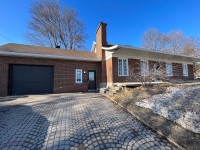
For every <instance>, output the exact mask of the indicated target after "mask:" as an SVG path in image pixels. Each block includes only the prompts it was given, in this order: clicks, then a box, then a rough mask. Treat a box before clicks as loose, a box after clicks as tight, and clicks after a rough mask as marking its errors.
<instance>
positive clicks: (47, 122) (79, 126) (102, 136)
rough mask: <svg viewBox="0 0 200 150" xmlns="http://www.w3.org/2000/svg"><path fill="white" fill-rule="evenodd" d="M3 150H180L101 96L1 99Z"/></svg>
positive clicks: (45, 96)
mask: <svg viewBox="0 0 200 150" xmlns="http://www.w3.org/2000/svg"><path fill="white" fill-rule="evenodd" d="M0 149H9V150H10V149H96V150H97V149H133V150H136V149H156V150H157V149H162V150H163V149H176V147H175V146H174V145H172V144H171V143H169V142H168V141H166V140H165V139H163V138H161V137H159V136H158V135H157V134H156V133H154V132H153V131H151V130H150V129H148V128H147V127H146V126H144V125H142V124H141V123H140V122H138V121H137V120H136V119H135V118H134V117H132V116H131V115H130V114H128V113H127V112H125V111H124V110H122V109H121V108H119V107H118V106H116V105H115V104H113V103H112V102H110V101H109V100H107V99H106V98H105V97H103V96H101V95H100V94H97V93H69V94H56V95H35V96H24V97H16V98H15V97H7V98H1V99H0Z"/></svg>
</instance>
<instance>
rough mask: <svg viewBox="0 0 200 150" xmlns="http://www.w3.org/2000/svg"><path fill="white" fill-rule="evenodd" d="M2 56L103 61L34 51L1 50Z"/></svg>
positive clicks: (0, 54)
mask: <svg viewBox="0 0 200 150" xmlns="http://www.w3.org/2000/svg"><path fill="white" fill-rule="evenodd" d="M0 56H11V57H30V58H49V59H63V60H78V61H92V62H100V61H101V59H98V58H84V57H71V56H59V55H45V54H32V53H17V52H6V51H0Z"/></svg>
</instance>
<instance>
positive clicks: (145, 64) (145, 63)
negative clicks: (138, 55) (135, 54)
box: [140, 61, 149, 76]
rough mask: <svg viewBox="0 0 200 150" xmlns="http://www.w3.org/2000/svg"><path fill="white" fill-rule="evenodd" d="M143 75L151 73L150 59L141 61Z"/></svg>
mask: <svg viewBox="0 0 200 150" xmlns="http://www.w3.org/2000/svg"><path fill="white" fill-rule="evenodd" d="M140 64H141V75H142V76H148V75H149V63H148V61H141V62H140Z"/></svg>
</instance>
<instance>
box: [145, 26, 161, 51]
mask: <svg viewBox="0 0 200 150" xmlns="http://www.w3.org/2000/svg"><path fill="white" fill-rule="evenodd" d="M159 39H160V33H159V32H158V30H157V29H155V28H150V29H149V30H148V31H146V32H145V33H144V34H143V36H142V41H143V45H142V46H143V47H144V48H147V49H149V50H155V51H156V50H159V49H160V47H159Z"/></svg>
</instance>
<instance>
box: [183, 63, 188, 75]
mask: <svg viewBox="0 0 200 150" xmlns="http://www.w3.org/2000/svg"><path fill="white" fill-rule="evenodd" d="M183 76H188V65H187V64H183Z"/></svg>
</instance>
